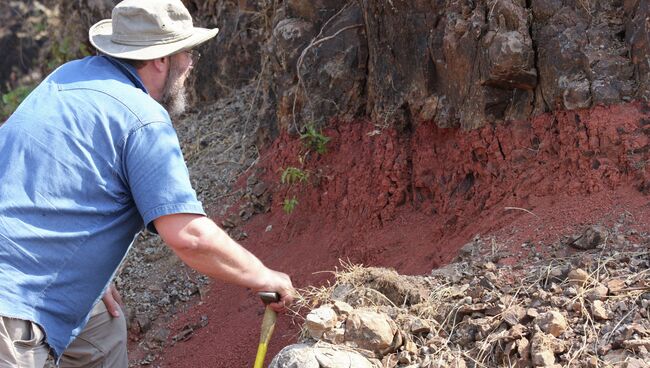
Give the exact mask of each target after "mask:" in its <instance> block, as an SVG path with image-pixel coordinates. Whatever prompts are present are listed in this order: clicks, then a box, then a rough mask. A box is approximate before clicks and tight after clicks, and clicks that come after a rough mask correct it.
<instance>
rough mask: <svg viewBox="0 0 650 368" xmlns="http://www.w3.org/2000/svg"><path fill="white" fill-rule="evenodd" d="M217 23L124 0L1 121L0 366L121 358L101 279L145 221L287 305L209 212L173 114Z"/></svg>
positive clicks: (115, 315) (147, 0) (121, 326)
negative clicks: (86, 46) (199, 22)
mask: <svg viewBox="0 0 650 368" xmlns="http://www.w3.org/2000/svg"><path fill="white" fill-rule="evenodd" d="M217 32H218V29H204V28H197V27H194V26H193V24H192V18H191V16H190V14H189V12H188V11H187V9H186V8H185V7H184V6H183V4H182V2H181V1H180V0H126V1H122V2H121V3H119V4H118V5H117V6H116V7H115V8H114V9H113V13H112V18H111V19H107V20H103V21H100V22H99V23H97V24H95V25H94V26H93V27H91V29H90V31H89V36H90V41H91V43H92V44H93V45H94V46H95V47H96V48H97V50H98V51H99V55H98V56H92V57H87V58H84V59H82V60H76V61H72V62H69V63H66V64H64V65H63V66H61V67H60V68H58V69H57V70H56V71H54V72H53V73H52V74H51V75H49V76H48V77H47V78H46V79H45V80H44V81H43V82H42V83H41V84H40V85H39V86H38V87H37V88H36V89H35V90H34V91H33V92H32V93H31V94H30V95H29V96H28V97H27V98H26V99H25V101H24V102H23V103H22V104H21V105H20V106H19V107H18V109H17V110H16V112H15V113H14V114H13V115H12V116H11V117H10V118H9V119H8V120H7V122H6V123H5V124H4V125H2V127H0V367H2V368H6V367H12V368H13V367H29V368H32V367H38V368H41V367H43V365H44V364H45V361H46V359H47V356H48V355H49V354H51V355H52V356H53V357H54V359H55V361H56V362H57V364H60V365H62V366H65V367H100V366H101V367H118V368H121V367H124V368H126V367H127V366H128V360H127V355H126V327H125V319H124V316H123V313H122V312H121V309H120V306H119V303H118V302H119V296H118V294H117V293H116V291H115V289H114V288H113V287H112V286H111V280H112V278H113V276H114V275H115V272H116V270H117V269H118V266H119V264H120V263H121V261H122V260H123V259H124V257H125V255H126V253H127V250H128V249H129V247H130V245H131V243H132V242H133V239H134V238H135V236H136V235H137V234H138V233H139V232H140V231H141V230H142V229H143V228H145V227H146V228H147V229H149V230H150V231H152V232H155V233H158V234H159V235H160V237H161V238H162V240H163V241H164V242H165V243H166V244H167V245H169V246H170V247H171V248H172V249H173V250H174V252H175V253H176V254H177V255H178V256H179V257H180V258H181V259H182V260H183V261H184V262H185V263H186V264H188V265H189V266H190V267H192V268H194V269H196V270H198V271H199V272H202V273H204V274H206V275H208V276H211V277H214V278H216V279H219V280H223V281H226V282H230V283H234V284H237V285H241V286H243V287H246V288H250V289H251V290H253V291H262V290H264V291H274V292H277V293H279V294H280V297H281V300H280V302H278V303H275V304H273V305H272V307H273V308H274V309H276V310H277V311H280V310H282V309H283V307H284V305H286V304H287V303H290V302H291V300H292V294H293V293H294V290H293V287H292V285H291V280H290V279H289V277H288V276H287V275H286V274H284V273H281V272H277V271H273V270H271V269H269V268H267V267H265V266H264V265H263V264H262V262H261V261H260V260H259V259H257V258H256V257H255V256H254V255H253V254H251V253H250V252H248V251H247V250H246V249H244V248H243V247H241V246H240V245H238V244H237V243H236V242H235V241H233V240H232V239H231V238H230V237H229V236H228V235H227V234H226V233H225V232H223V231H222V230H221V229H220V228H219V227H217V225H216V224H215V223H214V222H213V221H211V220H210V219H208V218H207V217H206V215H205V212H204V210H203V207H202V204H201V203H200V202H199V201H198V200H197V197H196V193H195V191H194V190H193V189H192V187H191V184H190V179H189V175H188V170H187V167H186V165H185V162H184V161H183V156H182V153H181V150H180V146H179V142H178V138H177V136H176V132H175V130H174V128H173V126H172V123H171V119H170V114H171V115H172V116H175V115H178V114H180V113H182V111H183V109H184V106H185V94H184V82H185V80H186V78H187V76H188V74H189V73H190V71H191V70H192V67H193V66H194V65H195V63H196V61H197V54H196V53H195V52H194V51H193V48H194V47H196V46H197V45H199V44H201V43H203V42H205V41H207V40H209V39H211V38H213V37H214V36H215V35H216V34H217ZM102 295H103V296H104V297H103V301H104V302H102Z"/></svg>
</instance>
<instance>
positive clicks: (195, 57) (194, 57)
mask: <svg viewBox="0 0 650 368" xmlns="http://www.w3.org/2000/svg"><path fill="white" fill-rule="evenodd" d="M185 52H186V53H187V54H188V55H189V56H190V65H196V63H198V62H199V59H200V58H201V53H200V52H198V51H196V50H187V51H185Z"/></svg>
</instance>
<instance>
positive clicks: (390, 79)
mask: <svg viewBox="0 0 650 368" xmlns="http://www.w3.org/2000/svg"><path fill="white" fill-rule="evenodd" d="M115 3H117V1H116V0H92V1H87V2H62V1H59V2H57V1H56V0H50V1H49V2H47V4H48V6H50V7H54V6H58V7H59V9H60V14H61V19H62V20H63V22H62V23H63V25H64V26H63V27H62V28H63V30H64V33H66V32H67V33H66V34H67V35H74V37H75V40H77V41H78V42H79V43H80V44H82V43H84V42H86V37H87V35H86V31H85V30H87V28H88V27H89V26H90V25H91V24H92V23H94V22H95V21H97V20H98V19H101V18H106V17H109V16H110V8H111V7H112V6H113V5H114V4H115ZM184 3H185V4H186V5H187V6H188V9H189V10H190V11H191V12H192V13H193V14H194V17H195V23H196V24H197V25H199V26H204V27H219V28H220V29H221V33H220V35H219V36H218V37H217V39H216V41H214V42H211V43H208V44H206V45H205V46H202V50H201V51H202V52H203V54H204V55H205V56H204V59H203V61H202V63H200V64H199V65H198V66H197V69H196V72H195V78H194V84H195V88H194V90H195V91H196V96H195V97H197V100H198V101H202V102H210V101H213V100H216V99H219V98H221V97H224V96H226V95H230V94H233V93H237V91H238V90H239V89H240V88H242V87H243V86H245V85H249V84H253V85H254V86H255V91H256V93H255V94H254V97H253V100H252V101H250V102H249V105H250V106H251V111H252V112H254V113H255V116H254V117H253V119H254V120H255V121H256V122H257V123H259V126H260V130H259V138H260V140H262V141H267V140H268V138H270V137H274V136H276V135H277V133H278V132H279V131H280V130H281V129H287V128H288V129H290V131H296V130H300V129H301V128H302V127H304V126H305V125H308V124H316V125H324V124H326V123H327V121H329V120H330V119H331V118H333V117H338V118H354V117H360V116H369V117H370V118H371V119H372V120H373V121H374V122H376V123H377V124H378V125H379V126H390V125H396V126H397V127H399V128H400V130H403V129H408V128H409V126H410V125H411V124H413V123H418V122H422V121H433V122H435V124H436V125H437V126H438V127H442V128H446V127H460V128H463V129H474V128H478V127H481V126H484V125H485V124H487V123H491V122H502V121H513V120H525V119H528V118H530V117H532V116H534V115H538V114H540V113H543V112H549V111H561V110H575V109H583V108H590V107H593V106H595V105H599V104H605V105H609V104H617V103H621V102H627V101H632V100H635V99H646V100H647V99H648V98H650V63H649V62H648V58H649V57H650V38H649V36H648V33H649V32H648V31H649V28H650V25H649V24H650V21H649V20H648V19H649V17H650V5H648V2H647V1H642V0H614V1H607V2H596V1H592V0H460V1H449V0H412V1H403V0H390V1H385V0H356V1H340V0H318V1H305V0H287V1H274V0H240V1H238V2H229V1H223V0H184ZM57 4H58V5H57ZM3 7H5V8H6V7H7V5H3ZM68 18H70V19H72V18H74V19H76V20H78V21H75V22H67V21H66V20H67V19H68ZM11 27H12V26H11V24H9V23H7V25H6V26H4V33H0V44H2V45H3V50H5V46H6V49H7V50H8V51H9V50H11V49H14V48H16V47H18V45H17V43H16V41H15V37H16V36H15V31H14V30H13V28H11ZM8 30H9V31H8ZM51 33H52V34H54V32H51ZM12 40H13V41H12ZM15 54H16V53H12V52H7V55H15ZM41 57H42V55H41ZM21 63H22V64H21ZM17 65H24V66H25V67H29V64H25V63H24V60H22V61H20V60H17V59H16V58H15V57H13V58H6V59H5V60H3V62H2V64H1V65H0V77H1V78H2V82H3V83H2V84H3V85H6V81H7V79H8V78H10V76H9V73H8V72H7V71H12V70H13V71H14V75H13V76H12V77H11V78H16V75H15V74H16V70H18V74H20V73H26V71H25V70H21V69H20V68H19V69H16V66H17Z"/></svg>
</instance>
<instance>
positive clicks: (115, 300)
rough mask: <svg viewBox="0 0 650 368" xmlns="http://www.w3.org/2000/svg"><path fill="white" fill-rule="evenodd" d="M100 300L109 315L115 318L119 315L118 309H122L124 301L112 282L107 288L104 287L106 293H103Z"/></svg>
mask: <svg viewBox="0 0 650 368" xmlns="http://www.w3.org/2000/svg"><path fill="white" fill-rule="evenodd" d="M102 301H103V302H104V305H105V306H106V310H107V311H108V313H109V314H110V315H111V316H113V317H115V318H117V317H119V316H120V309H123V307H124V302H123V301H122V297H121V296H120V293H118V292H117V288H116V287H115V285H114V284H113V283H111V284H110V285H109V287H108V289H106V293H104V296H103V297H102Z"/></svg>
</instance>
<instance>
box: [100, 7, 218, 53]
mask: <svg viewBox="0 0 650 368" xmlns="http://www.w3.org/2000/svg"><path fill="white" fill-rule="evenodd" d="M218 32H219V29H218V28H213V29H206V28H198V27H194V25H193V23H192V16H191V15H190V12H189V11H188V10H187V9H186V8H185V6H184V5H183V3H182V2H181V0H124V1H122V2H120V3H119V4H117V5H116V6H115V8H113V13H112V19H104V20H102V21H99V22H97V23H96V24H95V25H93V26H92V27H90V30H89V31H88V36H89V37H90V43H91V44H92V45H93V46H95V48H97V50H99V51H101V52H102V53H104V54H107V55H110V56H114V57H118V58H123V59H132V60H153V59H157V58H161V57H165V56H168V55H171V54H175V53H177V52H179V51H183V50H189V49H191V48H192V47H194V46H197V45H200V44H202V43H203V42H205V41H207V40H209V39H211V38H212V37H214V36H216V35H217V33H218Z"/></svg>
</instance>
